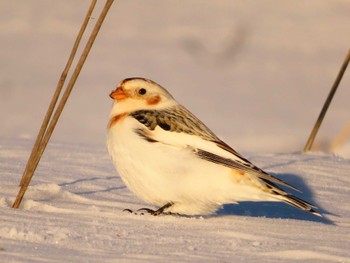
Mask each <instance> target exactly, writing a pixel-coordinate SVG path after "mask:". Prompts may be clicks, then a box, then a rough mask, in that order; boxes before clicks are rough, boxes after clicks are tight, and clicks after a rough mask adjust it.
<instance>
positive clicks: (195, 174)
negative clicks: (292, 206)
mask: <svg viewBox="0 0 350 263" xmlns="http://www.w3.org/2000/svg"><path fill="white" fill-rule="evenodd" d="M128 126H129V125H121V126H119V127H118V129H116V128H115V127H112V128H111V129H110V130H109V133H108V141H107V144H108V150H109V153H110V155H111V156H112V159H113V163H114V165H115V166H116V168H117V170H118V172H119V174H120V176H121V178H122V179H123V181H124V182H125V184H126V185H127V187H128V188H129V189H130V190H131V191H133V192H134V193H135V194H136V195H137V196H138V197H139V198H141V199H143V200H144V201H146V202H149V203H151V204H154V205H156V206H163V205H165V204H166V203H168V202H173V203H174V205H173V206H172V207H170V208H169V209H168V211H172V212H176V213H184V214H206V213H211V212H213V211H215V210H216V209H217V208H218V207H219V206H221V205H222V204H225V203H232V202H235V201H240V200H244V199H245V198H247V199H248V200H249V199H251V198H252V197H253V195H254V194H255V193H254V191H253V192H252V191H251V190H252V188H251V187H247V186H245V185H240V184H238V183H236V182H235V177H234V176H233V175H232V169H228V168H226V167H224V166H220V165H217V164H214V163H211V162H208V161H205V160H202V159H200V158H199V157H197V156H196V155H195V154H194V153H193V152H191V150H190V149H186V148H177V147H174V146H170V145H166V144H163V143H158V142H148V141H146V140H145V139H143V138H141V137H140V136H139V135H138V134H137V133H135V132H134V131H133V129H132V128H130V126H129V127H128ZM242 193H244V195H247V197H245V196H241V195H242Z"/></svg>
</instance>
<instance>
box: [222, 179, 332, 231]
mask: <svg viewBox="0 0 350 263" xmlns="http://www.w3.org/2000/svg"><path fill="white" fill-rule="evenodd" d="M271 174H272V175H274V176H275V177H277V178H279V179H281V180H283V181H284V182H287V183H288V184H290V185H292V186H294V187H295V188H297V189H299V190H300V191H301V193H300V192H297V191H295V190H293V189H291V190H289V189H286V188H285V187H281V188H283V190H285V191H286V192H288V193H291V194H293V195H295V196H297V197H299V198H301V199H303V200H305V201H307V202H309V203H311V204H313V205H315V206H316V207H317V209H316V210H317V212H319V213H320V214H322V217H319V216H316V215H314V214H311V213H308V212H306V211H302V210H300V209H298V208H295V207H293V206H291V205H288V204H286V203H283V202H240V203H238V204H228V205H224V206H223V208H222V209H220V210H219V211H218V212H217V215H218V216H224V215H237V216H251V217H265V218H282V219H296V220H305V221H313V222H320V223H324V224H329V225H334V222H333V221H332V220H330V219H328V218H327V217H326V215H331V214H332V213H330V212H329V211H327V210H326V209H324V208H322V207H321V206H319V205H318V204H316V201H315V199H314V193H313V191H312V190H311V188H310V187H309V186H308V185H307V184H306V183H305V181H304V179H302V178H301V177H300V176H298V175H296V174H291V173H281V174H273V173H271Z"/></svg>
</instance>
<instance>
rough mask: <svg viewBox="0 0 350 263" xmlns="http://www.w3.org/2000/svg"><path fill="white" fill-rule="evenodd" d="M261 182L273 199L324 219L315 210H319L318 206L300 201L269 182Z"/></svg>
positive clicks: (264, 180)
mask: <svg viewBox="0 0 350 263" xmlns="http://www.w3.org/2000/svg"><path fill="white" fill-rule="evenodd" d="M260 180H261V181H263V182H264V185H265V187H266V188H267V189H268V192H270V194H272V196H273V198H276V199H278V200H281V201H283V202H285V203H287V204H289V205H292V206H294V207H296V208H299V209H301V210H304V211H307V212H310V213H312V214H314V215H316V216H320V217H322V215H321V214H320V213H318V212H317V211H316V210H314V208H317V207H316V206H314V205H312V204H310V203H308V202H306V201H304V200H303V199H300V198H299V197H296V196H294V195H292V194H289V193H287V192H285V191H284V190H282V189H281V188H279V187H278V186H277V185H276V184H274V183H273V182H271V181H269V180H266V179H262V178H260Z"/></svg>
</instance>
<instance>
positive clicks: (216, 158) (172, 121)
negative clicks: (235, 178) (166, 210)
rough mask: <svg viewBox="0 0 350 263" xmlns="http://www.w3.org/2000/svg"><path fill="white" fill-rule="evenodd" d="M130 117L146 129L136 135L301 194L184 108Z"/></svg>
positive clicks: (149, 112) (150, 111) (148, 111)
mask: <svg viewBox="0 0 350 263" xmlns="http://www.w3.org/2000/svg"><path fill="white" fill-rule="evenodd" d="M130 116H132V117H133V118H135V119H136V120H137V121H139V122H140V123H141V124H143V125H144V127H143V128H138V129H136V130H135V132H136V133H138V134H139V135H140V136H141V137H142V138H144V139H145V140H147V141H149V142H152V143H154V142H159V143H164V144H167V145H172V146H176V147H182V148H190V149H191V150H192V151H193V153H194V154H196V155H197V156H198V157H199V158H202V159H204V160H207V161H210V162H213V163H216V164H219V165H223V166H226V167H229V168H232V169H235V170H238V171H242V172H247V173H249V174H252V175H255V176H256V177H258V178H259V179H261V180H262V181H264V182H265V183H272V182H273V183H277V184H280V185H284V186H286V187H289V188H291V189H294V190H296V191H298V190H297V189H296V188H294V187H293V186H291V185H289V184H287V183H285V182H283V181H282V180H280V179H278V178H276V177H274V176H272V175H270V174H268V173H266V172H265V171H263V170H262V169H260V168H258V167H257V166H255V165H254V164H252V163H251V162H249V161H248V160H247V159H245V158H244V157H243V156H242V155H240V154H239V153H238V152H236V151H235V150H234V149H232V148H231V147H230V146H229V145H227V144H226V143H224V142H223V141H222V140H220V139H219V138H218V137H217V136H216V135H215V134H214V133H213V132H212V131H211V130H210V129H209V128H208V127H207V126H205V125H204V124H203V123H202V122H201V121H200V120H199V119H198V118H197V117H196V116H194V115H193V114H192V113H191V112H190V111H188V110H187V109H186V108H184V107H183V106H181V105H178V106H176V107H172V108H170V109H164V110H159V111H158V110H139V111H135V112H133V113H131V114H130ZM169 133H172V136H169ZM271 186H274V187H275V185H271Z"/></svg>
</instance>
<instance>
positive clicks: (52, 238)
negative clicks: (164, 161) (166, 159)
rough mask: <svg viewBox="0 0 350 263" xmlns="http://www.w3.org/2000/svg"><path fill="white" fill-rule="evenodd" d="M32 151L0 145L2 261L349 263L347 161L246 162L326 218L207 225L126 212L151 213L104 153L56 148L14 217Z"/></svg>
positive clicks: (273, 212)
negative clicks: (290, 188) (288, 186)
mask: <svg viewBox="0 0 350 263" xmlns="http://www.w3.org/2000/svg"><path fill="white" fill-rule="evenodd" d="M30 147H31V143H30V142H29V141H28V140H18V141H13V140H1V141H0V171H1V187H0V211H1V212H0V220H1V226H0V237H1V238H0V258H1V259H0V261H2V262H8V261H12V262H22V261H26V262H34V261H44V262H63V261H65V262H68V261H71V262H72V261H73V262H74V261H75V262H78V261H79V262H139V261H152V262H165V261H166V262H295V261H296V260H303V262H304V261H305V262H350V251H349V248H350V247H349V236H350V223H349V222H350V205H349V191H350V177H349V168H350V161H349V160H346V159H342V158H340V157H336V156H330V155H325V154H301V153H286V154H259V155H258V154H254V155H249V154H248V155H247V156H248V157H249V158H250V159H251V160H252V161H254V162H255V163H256V164H258V165H259V166H260V167H262V168H264V169H266V170H267V171H270V172H273V173H274V174H275V175H276V176H278V177H279V178H282V179H283V180H285V181H287V182H289V183H291V184H293V185H295V186H297V187H298V188H299V189H301V190H302V191H303V193H302V194H298V195H299V196H301V197H302V198H304V199H306V200H308V201H310V202H312V203H314V204H316V205H317V206H318V207H319V209H320V211H321V212H322V213H323V214H324V215H325V217H324V218H319V217H317V216H313V215H310V214H308V213H306V212H303V211H299V210H297V209H295V208H293V207H290V206H288V205H284V204H282V203H268V202H266V203H265V202H262V203H249V202H247V203H243V204H240V205H229V206H225V207H224V209H222V210H220V211H219V212H218V213H217V215H213V216H207V217H178V216H158V217H154V216H151V215H140V214H138V215H135V214H129V213H128V212H123V209H124V208H130V209H132V210H136V209H138V208H141V207H149V206H147V204H145V203H143V202H142V201H140V200H138V199H137V198H136V197H134V196H133V194H132V193H130V192H129V191H128V189H126V188H125V186H124V184H123V183H122V181H121V180H120V178H119V177H117V176H115V172H114V168H113V167H112V165H111V162H110V160H109V157H108V156H107V154H106V150H105V148H100V147H97V146H93V147H92V146H82V145H78V144H77V145H68V144H57V143H53V144H51V146H50V147H49V149H48V151H47V153H46V155H45V157H44V158H43V160H42V162H41V164H40V167H39V168H38V170H37V172H36V175H35V177H34V180H33V182H32V185H31V186H30V188H29V191H28V192H27V194H26V196H25V199H24V202H23V204H22V206H21V208H20V209H18V210H14V209H12V208H10V207H11V204H12V202H13V201H14V197H15V196H16V193H17V190H18V187H17V185H18V182H19V174H20V173H21V171H22V168H23V166H24V164H25V161H26V158H27V155H28V152H29V150H30Z"/></svg>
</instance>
